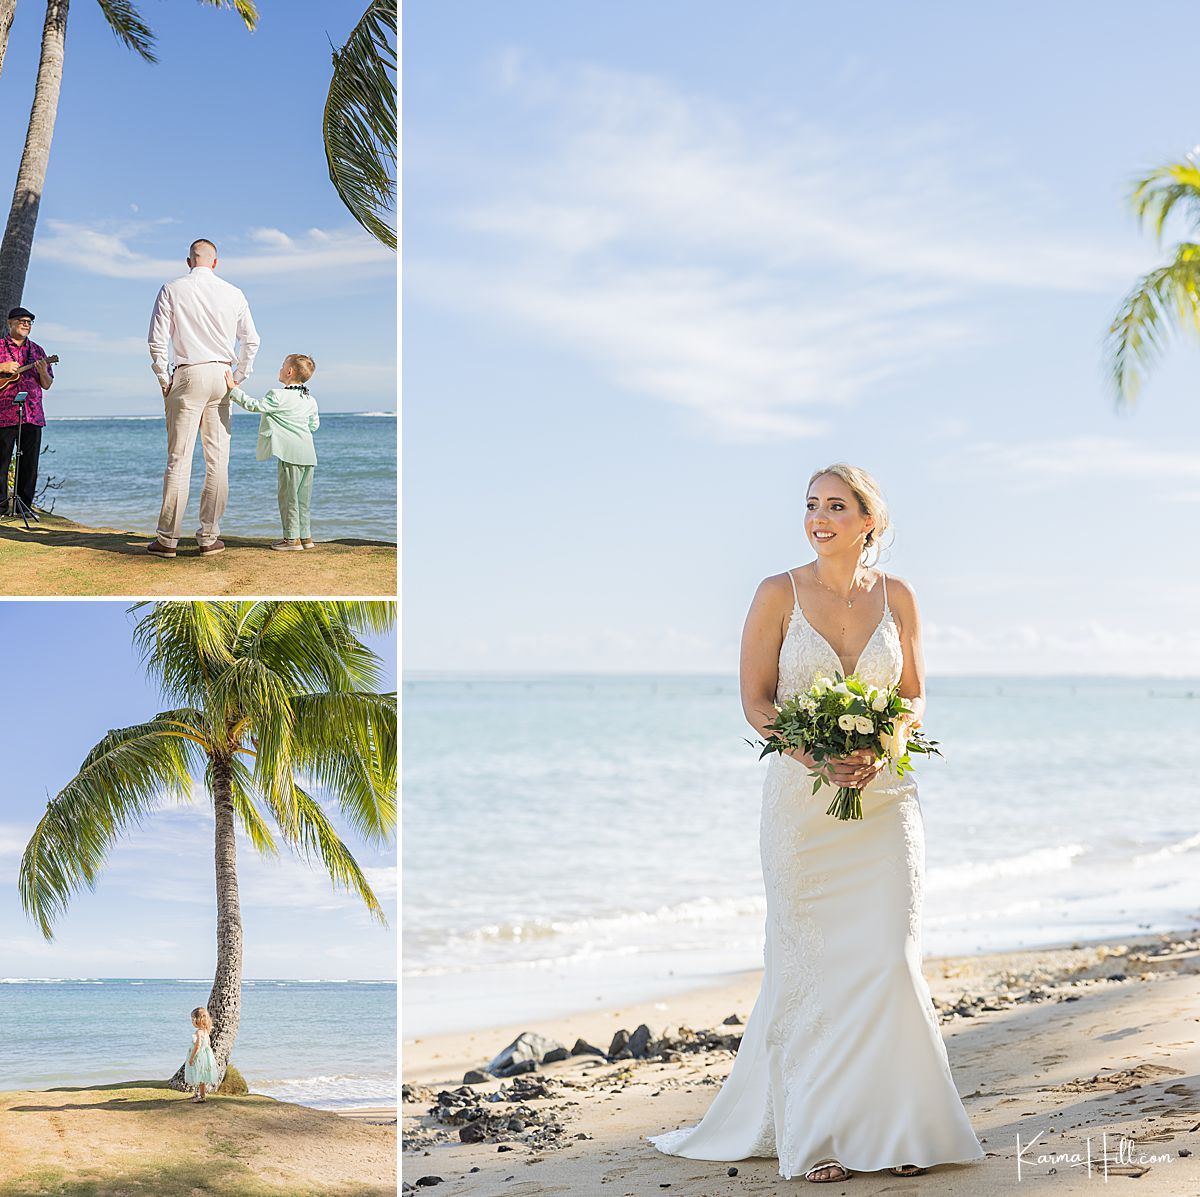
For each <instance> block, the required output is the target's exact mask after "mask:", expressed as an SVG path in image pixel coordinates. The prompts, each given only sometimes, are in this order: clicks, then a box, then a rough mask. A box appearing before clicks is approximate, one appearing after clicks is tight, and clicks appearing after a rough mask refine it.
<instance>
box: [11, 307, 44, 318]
mask: <svg viewBox="0 0 1200 1197" xmlns="http://www.w3.org/2000/svg"><path fill="white" fill-rule="evenodd" d="M22 316H28V317H29V319H30V320H36V319H37V317H36V316H35V315H34V314H33V313H32V312H31V311H30V310H29V309H28V308H13V309H12V310H11V311H10V312H9V313H8V318H9V319H10V320H19V319H20V318H21V317H22Z"/></svg>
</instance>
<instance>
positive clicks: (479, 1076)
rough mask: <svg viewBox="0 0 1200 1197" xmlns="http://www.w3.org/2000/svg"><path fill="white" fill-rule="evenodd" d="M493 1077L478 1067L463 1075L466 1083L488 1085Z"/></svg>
mask: <svg viewBox="0 0 1200 1197" xmlns="http://www.w3.org/2000/svg"><path fill="white" fill-rule="evenodd" d="M491 1079H492V1078H491V1077H490V1076H488V1074H487V1073H486V1072H480V1071H479V1069H478V1068H472V1069H471V1071H470V1072H468V1073H466V1074H465V1075H464V1076H463V1084H464V1085H486V1084H487V1083H488V1081H490V1080H491Z"/></svg>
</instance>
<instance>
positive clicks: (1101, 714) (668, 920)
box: [403, 676, 1200, 1046]
mask: <svg viewBox="0 0 1200 1197" xmlns="http://www.w3.org/2000/svg"><path fill="white" fill-rule="evenodd" d="M404 719H405V725H404V726H405V748H406V752H405V791H404V795H405V796H404V899H405V900H404V987H403V1032H404V1035H405V1037H406V1038H412V1037H413V1036H418V1035H425V1034H433V1033H436V1032H439V1031H444V1030H451V1029H461V1028H466V1027H472V1026H487V1025H492V1024H500V1023H505V1022H509V1021H515V1020H520V1019H526V1018H528V1019H531V1020H532V1019H535V1018H537V1017H551V1016H553V1015H556V1014H561V1013H566V1012H570V1011H574V1010H581V1009H587V1008H591V1007H596V1006H597V1004H598V1003H599V1004H601V1008H603V1007H607V1006H608V1005H610V1004H621V1003H624V1002H628V1001H633V1000H640V999H648V998H650V997H652V996H654V995H656V994H660V993H661V994H663V995H666V994H668V993H670V992H671V991H672V990H679V989H683V988H690V987H692V986H694V985H696V984H698V983H705V982H709V981H715V980H716V979H718V978H719V977H720V976H721V975H723V974H727V973H729V972H731V971H736V970H741V969H748V968H756V967H760V966H761V964H762V945H763V917H764V912H765V901H764V897H763V888H762V877H761V872H760V865H759V858H758V815H759V805H760V801H761V789H762V778H763V774H764V771H765V769H766V767H767V766H766V762H761V763H760V762H759V760H758V754H757V751H755V750H753V749H752V748H751V747H750V746H749V745H748V744H747V743H746V742H745V738H746V737H752V735H753V733H752V731H751V729H750V728H749V727H748V726H747V725H746V724H745V723H744V721H743V717H742V713H741V707H740V702H739V699H738V694H737V683H736V680H735V679H733V678H731V677H697V676H691V677H679V676H676V677H614V676H594V677H557V678H547V677H541V678H537V677H528V678H519V677H514V678H507V679H464V678H442V679H437V678H427V679H416V678H414V679H406V681H405V683H404ZM926 728H927V730H928V732H929V734H930V735H931V736H932V737H933V738H934V739H936V740H938V741H940V742H941V745H942V750H943V752H944V754H945V756H944V758H941V759H939V758H933V759H927V760H921V759H920V758H918V766H917V770H916V773H915V776H916V778H917V781H918V786H919V792H920V801H921V807H922V812H923V815H924V822H925V834H926V895H925V910H924V924H923V948H924V952H925V954H926V956H930V955H943V954H948V953H973V952H982V951H989V950H995V949H1006V948H1016V947H1024V946H1035V945H1046V944H1052V943H1059V942H1063V941H1068V942H1070V941H1073V940H1076V939H1093V938H1099V937H1103V936H1109V935H1124V934H1133V933H1136V932H1139V931H1141V932H1146V931H1159V930H1176V929H1183V928H1195V927H1196V926H1198V925H1200V886H1198V885H1197V884H1196V877H1197V875H1200V868H1198V866H1200V818H1198V817H1197V816H1198V814H1200V781H1198V780H1197V777H1196V771H1195V766H1194V762H1195V760H1196V759H1197V755H1198V752H1200V681H1177V680H1169V681H1168V680H1148V681H1130V680H1118V679H1111V680H1110V679H1099V680H1097V679H1088V680H1078V681H1075V680H1069V679H1037V680H1032V679H1031V680H1021V679H1012V678H1005V679H997V678H935V679H933V680H931V681H930V683H929V709H928V713H927V716H926ZM464 730H465V731H466V732H467V733H468V734H464ZM498 1046H502V1045H498Z"/></svg>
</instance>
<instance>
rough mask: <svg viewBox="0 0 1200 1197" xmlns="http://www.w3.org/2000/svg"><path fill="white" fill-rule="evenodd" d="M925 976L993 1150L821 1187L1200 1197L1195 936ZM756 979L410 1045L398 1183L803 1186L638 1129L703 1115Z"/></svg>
mask: <svg viewBox="0 0 1200 1197" xmlns="http://www.w3.org/2000/svg"><path fill="white" fill-rule="evenodd" d="M924 971H925V975H926V978H927V979H928V981H929V986H930V990H931V993H932V995H933V998H934V1001H935V1004H936V1006H937V1008H938V1011H939V1016H940V1019H941V1022H942V1032H943V1035H944V1037H945V1040H946V1044H947V1049H948V1052H949V1056H950V1063H951V1066H952V1068H953V1070H954V1076H955V1080H956V1082H957V1084H958V1089H959V1093H960V1094H961V1096H962V1098H963V1101H964V1104H965V1106H966V1109H967V1113H968V1115H969V1116H970V1118H971V1122H972V1126H973V1127H974V1129H975V1131H976V1133H977V1135H978V1136H979V1137H980V1141H981V1142H982V1144H983V1146H984V1149H985V1151H986V1152H987V1157H986V1158H985V1159H984V1160H981V1161H979V1162H977V1163H974V1164H961V1165H960V1164H945V1165H940V1166H938V1167H935V1168H933V1169H931V1170H930V1171H929V1172H927V1173H926V1174H925V1175H923V1176H918V1177H915V1178H899V1177H895V1176H892V1175H891V1174H889V1173H887V1172H882V1173H881V1172H872V1173H856V1174H855V1175H854V1176H852V1177H851V1179H850V1180H848V1181H843V1182H835V1183H834V1184H833V1186H832V1188H831V1190H830V1191H831V1192H847V1193H861V1194H864V1195H866V1194H871V1193H900V1192H916V1191H920V1192H925V1193H946V1194H951V1193H953V1194H958V1193H978V1194H983V1195H988V1194H993V1193H1000V1192H1009V1191H1012V1190H1013V1189H1015V1188H1016V1187H1017V1186H1018V1185H1019V1186H1021V1191H1022V1192H1027V1193H1042V1192H1045V1193H1051V1192H1053V1193H1083V1192H1088V1191H1093V1190H1092V1189H1091V1187H1090V1186H1093V1185H1099V1184H1104V1183H1106V1173H1107V1183H1119V1184H1125V1183H1127V1182H1128V1180H1129V1179H1131V1178H1136V1179H1137V1181H1138V1191H1139V1192H1151V1193H1164V1194H1165V1193H1171V1194H1183V1193H1186V1194H1195V1193H1200V937H1197V935H1196V933H1195V931H1194V930H1192V931H1185V932H1180V933H1177V934H1174V935H1146V936H1142V937H1133V938H1122V939H1110V940H1103V941H1086V942H1085V941H1074V942H1070V943H1064V944H1062V945H1056V946H1054V947H1051V948H1045V949H1039V950H1028V951H1017V952H1003V953H991V954H988V955H979V956H946V957H928V958H926V960H925V962H924ZM759 978H760V974H759V973H758V972H757V971H754V972H748V973H743V974H738V975H737V976H734V977H731V978H730V979H729V981H728V982H726V983H724V984H721V985H719V986H714V987H709V988H705V989H699V990H695V991H693V992H691V993H688V994H685V995H682V996H680V995H672V996H670V997H668V998H664V999H663V1000H661V1001H657V1002H654V1001H651V1002H645V1003H641V1004H638V1005H630V1006H625V1007H622V1008H620V1009H614V1010H606V1011H603V1012H600V1011H589V1012H587V1013H583V1014H579V1015H577V1016H574V1017H567V1018H561V1019H553V1020H544V1021H541V1022H539V1023H538V1024H536V1025H512V1026H507V1027H496V1028H491V1029H486V1030H477V1031H472V1032H469V1033H461V1034H449V1035H440V1036H436V1037H430V1038H423V1039H415V1040H405V1043H404V1047H403V1059H404V1082H405V1084H404V1093H403V1097H404V1104H403V1107H402V1114H403V1117H402V1126H403V1144H404V1155H403V1167H402V1175H403V1180H404V1185H405V1187H406V1189H407V1188H408V1187H409V1186H415V1185H416V1183H417V1182H418V1181H419V1180H421V1179H422V1178H432V1177H435V1176H437V1177H441V1178H442V1181H441V1184H440V1185H438V1186H436V1187H437V1188H438V1191H439V1192H444V1193H446V1194H447V1195H450V1194H476V1193H479V1194H493V1193H505V1194H520V1195H521V1197H535V1195H541V1194H545V1195H547V1197H549V1195H551V1194H564V1193H604V1192H607V1193H610V1194H612V1197H632V1195H634V1194H639V1195H640V1194H643V1193H647V1192H656V1191H660V1190H662V1191H669V1192H671V1193H677V1194H684V1195H689V1197H690V1195H695V1197H700V1195H706V1197H717V1195H723V1194H730V1195H731V1197H732V1195H734V1194H743V1193H744V1194H766V1193H772V1192H778V1191H779V1189H780V1188H781V1187H782V1186H784V1185H785V1184H790V1185H803V1184H805V1182H804V1181H802V1180H796V1181H791V1182H785V1181H783V1180H782V1179H781V1178H780V1177H779V1175H778V1172H777V1167H776V1161H774V1160H768V1159H753V1160H743V1161H737V1162H736V1163H717V1162H706V1161H693V1160H686V1159H681V1158H677V1157H669V1156H664V1155H662V1154H660V1153H659V1152H657V1151H656V1150H655V1149H654V1148H653V1147H652V1146H651V1145H650V1144H649V1143H647V1142H645V1140H644V1138H643V1136H644V1135H647V1134H656V1133H658V1132H660V1131H663V1130H669V1129H673V1128H674V1127H677V1126H682V1125H688V1124H690V1123H692V1122H695V1121H697V1120H698V1119H699V1118H700V1117H701V1116H702V1115H703V1113H704V1111H705V1110H706V1109H707V1108H708V1105H709V1103H710V1102H711V1100H712V1098H713V1096H714V1094H715V1092H716V1089H717V1087H718V1086H719V1084H720V1082H721V1081H722V1080H723V1079H724V1077H725V1076H726V1075H727V1074H728V1071H729V1068H730V1066H731V1063H732V1060H733V1056H734V1053H735V1050H736V1042H737V1038H738V1036H740V1033H741V1025H740V1023H737V1022H733V1021H728V1020H732V1019H740V1020H742V1021H743V1022H744V1020H745V1018H746V1017H747V1016H748V1014H749V1012H750V1008H751V1006H752V1005H753V1001H754V997H755V995H756V993H757V991H758V986H759ZM643 1023H644V1024H646V1025H647V1026H648V1027H649V1028H650V1030H651V1032H652V1035H653V1038H654V1040H655V1041H656V1042H655V1043H653V1044H652V1045H651V1047H650V1049H649V1050H650V1052H651V1053H652V1054H651V1055H650V1057H649V1058H645V1059H636V1058H632V1059H620V1060H613V1061H611V1062H610V1061H609V1060H607V1059H604V1058H602V1057H601V1056H597V1055H588V1054H580V1055H572V1056H570V1057H569V1058H568V1059H566V1060H562V1061H561V1062H556V1063H550V1064H541V1065H539V1067H538V1068H537V1070H536V1071H535V1072H531V1073H526V1074H525V1075H523V1076H520V1077H516V1078H513V1079H509V1080H505V1081H500V1080H497V1079H494V1078H490V1077H489V1078H488V1079H487V1080H486V1082H485V1083H481V1084H474V1085H469V1086H464V1085H463V1080H464V1075H465V1073H466V1072H467V1070H468V1069H482V1068H483V1067H484V1066H485V1065H486V1063H487V1062H488V1061H489V1060H490V1059H491V1058H492V1057H493V1056H494V1055H495V1054H497V1053H498V1052H499V1051H500V1050H501V1049H502V1048H504V1047H505V1046H506V1045H507V1044H508V1043H510V1042H511V1041H512V1040H513V1039H515V1038H516V1036H517V1035H518V1034H520V1033H521V1032H524V1031H531V1032H536V1033H539V1034H541V1035H544V1036H547V1037H549V1038H551V1039H554V1040H557V1041H559V1042H560V1043H562V1044H563V1045H565V1046H566V1047H567V1048H568V1049H570V1048H572V1047H573V1046H574V1045H575V1044H576V1040H577V1039H583V1040H585V1041H586V1042H587V1043H589V1044H592V1045H594V1046H595V1047H597V1048H599V1049H600V1050H601V1051H602V1052H607V1051H608V1050H609V1048H610V1047H611V1046H612V1043H611V1041H612V1039H613V1036H614V1034H616V1033H617V1032H618V1031H620V1030H624V1031H627V1032H633V1031H634V1030H635V1029H636V1028H637V1027H638V1026H639V1024H643ZM680 1028H690V1030H683V1031H681V1030H680ZM495 1095H499V1100H497V1099H496V1096H495ZM506 1099H507V1100H506ZM432 1111H438V1113H434V1112H432ZM481 1111H482V1113H483V1117H482V1118H479V1117H477V1115H479V1114H480V1112H481ZM504 1116H507V1118H506V1117H504ZM513 1118H515V1119H516V1121H515V1122H514V1121H512V1119H513ZM472 1121H474V1122H475V1123H476V1130H474V1131H467V1132H466V1135H465V1137H467V1138H475V1137H479V1135H478V1128H483V1129H484V1131H485V1133H484V1134H483V1136H482V1137H481V1141H479V1142H463V1141H462V1137H463V1127H464V1126H466V1125H469V1123H470V1122H472ZM510 1127H511V1128H517V1127H520V1128H521V1129H519V1130H518V1129H510ZM1105 1136H1107V1138H1105ZM1018 1137H1019V1140H1018ZM1106 1152H1107V1155H1106ZM1089 1157H1090V1166H1089ZM900 1162H902V1161H897V1163H900ZM1018 1167H1019V1168H1020V1176H1019V1177H1018ZM734 1168H735V1169H736V1173H735V1174H734V1175H730V1169H734ZM428 1183H429V1181H428V1180H427V1181H426V1184H428ZM423 1187H425V1186H422V1188H423Z"/></svg>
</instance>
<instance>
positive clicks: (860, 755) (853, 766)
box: [825, 748, 886, 790]
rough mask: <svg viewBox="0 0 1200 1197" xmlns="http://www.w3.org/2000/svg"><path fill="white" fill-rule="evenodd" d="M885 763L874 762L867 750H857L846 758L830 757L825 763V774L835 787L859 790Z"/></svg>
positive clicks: (873, 757) (871, 753) (873, 755)
mask: <svg viewBox="0 0 1200 1197" xmlns="http://www.w3.org/2000/svg"><path fill="white" fill-rule="evenodd" d="M884 764H886V762H885V761H882V760H876V759H875V754H874V753H873V752H871V751H870V749H867V748H859V749H857V750H856V751H854V752H852V753H850V754H849V755H848V756H839V757H832V758H830V759H829V760H827V761H826V762H825V773H826V776H827V777H828V778H829V780H830V782H831V783H832V784H833V785H835V786H845V787H846V788H847V789H852V790H861V789H862V788H863V787H864V786H865V785H866V784H867V783H868V782H870V781H871V779H872V778H874V776H875V775H876V774H877V773H878V772H879V770H880V769H881V768H883V766H884Z"/></svg>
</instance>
